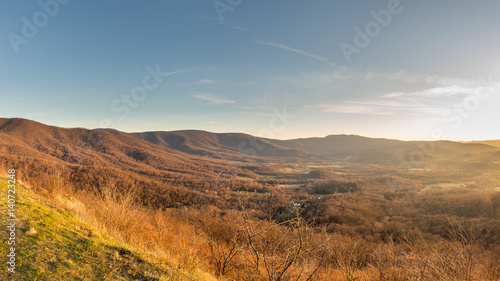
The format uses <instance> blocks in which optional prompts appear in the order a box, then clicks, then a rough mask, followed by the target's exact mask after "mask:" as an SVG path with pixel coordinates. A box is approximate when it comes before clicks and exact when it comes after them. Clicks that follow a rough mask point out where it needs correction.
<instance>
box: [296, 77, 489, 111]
mask: <svg viewBox="0 0 500 281" xmlns="http://www.w3.org/2000/svg"><path fill="white" fill-rule="evenodd" d="M466 83H468V81H467V82H466ZM481 87H482V86H481V85H476V86H462V85H460V84H457V85H451V86H448V87H432V88H428V89H425V90H422V91H414V92H392V93H387V94H384V95H380V96H376V97H371V98H364V99H351V100H344V101H338V102H330V103H322V104H316V105H306V106H305V109H306V110H308V111H314V112H329V113H348V114H368V115H398V116H400V115H401V114H403V115H417V116H420V117H424V116H427V117H441V116H443V114H444V113H445V112H447V111H448V110H449V109H450V108H453V106H454V105H455V104H457V103H460V102H463V99H464V98H466V97H467V96H472V95H474V93H476V92H477V91H478V90H479V89H481Z"/></svg>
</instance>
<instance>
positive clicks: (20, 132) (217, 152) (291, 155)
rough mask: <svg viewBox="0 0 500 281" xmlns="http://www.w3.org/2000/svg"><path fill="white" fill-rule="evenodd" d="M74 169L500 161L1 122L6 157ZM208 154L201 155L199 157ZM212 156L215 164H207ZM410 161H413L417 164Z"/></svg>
mask: <svg viewBox="0 0 500 281" xmlns="http://www.w3.org/2000/svg"><path fill="white" fill-rule="evenodd" d="M1 154H14V155H16V156H26V157H36V158H44V159H46V160H53V161H56V162H57V161H62V162H68V163H74V164H77V163H79V164H85V163H87V164H92V163H101V164H105V165H111V166H113V165H118V166H121V165H124V164H126V165H129V166H131V167H135V168H137V169H146V168H154V169H159V170H170V171H186V170H199V169H200V167H199V164H193V163H198V162H199V160H202V159H203V160H204V161H205V162H210V163H212V164H213V165H219V164H220V163H219V162H218V160H217V159H224V160H234V161H242V162H247V161H262V160H265V159H271V158H272V159H300V160H304V161H314V160H318V159H322V160H332V159H334V160H340V161H350V162H360V163H391V162H394V163H395V162H397V161H402V160H403V159H410V158H411V157H413V158H414V159H417V158H418V159H419V160H425V161H427V160H432V159H438V158H439V159H448V160H453V159H462V158H471V159H475V160H477V161H490V162H494V161H497V160H498V159H500V140H492V141H484V142H469V143H462V142H453V141H435V142H431V141H400V140H392V139H380V138H368V137H361V136H356V135H330V136H327V137H324V138H301V139H292V140H273V139H266V138H259V137H254V136H251V135H247V134H241V133H210V132H206V131H196V130H185V131H172V132H143V133H125V132H121V131H117V130H112V129H95V130H87V129H82V128H74V129H65V128H59V127H54V126H48V125H44V124H41V123H38V122H35V121H30V120H26V119H20V118H13V119H5V118H0V155H1ZM200 157H202V158H200ZM208 159H212V160H210V161H209V160H208ZM410 160H411V159H410Z"/></svg>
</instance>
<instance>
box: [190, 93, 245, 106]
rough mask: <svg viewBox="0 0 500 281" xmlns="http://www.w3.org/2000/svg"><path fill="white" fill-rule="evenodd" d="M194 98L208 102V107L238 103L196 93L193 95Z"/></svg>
mask: <svg viewBox="0 0 500 281" xmlns="http://www.w3.org/2000/svg"><path fill="white" fill-rule="evenodd" d="M193 98H195V99H198V100H202V101H206V102H207V103H206V105H220V104H235V103H236V102H235V101H233V100H228V99H225V98H219V97H214V96H212V95H211V94H206V93H196V94H194V95H193Z"/></svg>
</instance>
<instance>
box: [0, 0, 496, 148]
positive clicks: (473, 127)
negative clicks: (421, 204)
mask: <svg viewBox="0 0 500 281" xmlns="http://www.w3.org/2000/svg"><path fill="white" fill-rule="evenodd" d="M214 3H215V4H214ZM217 9H219V10H217ZM498 11H500V2H498V1H493V0H491V1H462V0H454V1H451V0H443V1H430V0H428V1H424V0H420V1H417V0H414V1H411V0H401V1H396V0H390V1H327V0H318V1H298V0H275V1H263V0H252V1H251V0H220V1H218V0H217V1H201V0H199V1H197V0H165V1H155V0H151V1H132V0H122V1H118V0H116V1H97V0H86V1H82V0H71V1H68V0H64V1H63V0H59V1H58V0H41V1H14V0H6V1H1V2H0V19H1V23H2V24H0V34H2V35H3V37H2V38H3V39H2V40H0V65H1V67H0V99H1V101H2V102H1V110H0V116H1V117H23V118H28V119H33V120H36V121H39V122H43V123H48V124H52V125H57V126H63V127H86V128H97V127H112V128H116V129H119V130H123V131H128V132H137V131H152V130H163V131H168V130H181V129H202V130H207V131H213V132H244V133H249V134H253V135H259V136H265V137H273V138H279V139H287V138H296V137H308V136H325V135H329V134H359V135H364V136H370V137H387V138H398V139H405V140H410V139H443V138H444V139H454V140H458V139H461V140H472V139H500V129H498V126H495V125H496V124H495V121H496V120H499V118H500V111H499V110H498V108H499V105H500V95H499V93H500V91H499V90H500V87H499V85H500V84H499V83H498V82H496V81H500V55H499V54H498V50H500V29H499V28H498V27H499V26H500V17H498ZM342 46H343V47H342ZM346 46H347V47H346ZM155 73H156V74H155Z"/></svg>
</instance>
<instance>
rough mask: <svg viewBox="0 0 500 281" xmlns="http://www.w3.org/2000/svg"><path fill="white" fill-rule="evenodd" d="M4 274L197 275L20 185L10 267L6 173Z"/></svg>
mask: <svg viewBox="0 0 500 281" xmlns="http://www.w3.org/2000/svg"><path fill="white" fill-rule="evenodd" d="M0 192H1V196H0V198H1V204H0V206H1V216H2V218H1V221H2V227H1V228H0V249H1V257H0V261H1V262H0V280H195V279H196V278H190V277H188V276H186V275H183V274H182V273H180V272H175V271H173V273H171V272H165V271H164V270H162V269H160V267H158V266H155V265H153V264H151V263H148V262H146V261H144V260H143V259H141V258H140V257H138V255H135V254H134V253H132V252H131V251H130V250H128V249H126V247H124V246H121V245H119V244H117V243H114V242H113V240H112V239H110V238H109V237H103V236H102V235H101V234H100V233H98V231H95V230H92V229H91V228H90V227H87V226H86V225H85V224H84V223H82V222H81V221H80V220H79V219H77V218H76V217H75V216H74V215H73V214H72V213H70V212H67V211H65V210H63V209H61V208H59V207H57V206H54V205H52V204H50V203H49V202H48V201H46V200H44V199H43V198H41V197H39V196H37V195H35V194H34V193H33V192H32V191H31V190H29V189H27V188H25V187H23V186H22V185H20V184H17V187H16V201H17V203H16V205H15V215H16V218H17V219H18V221H17V222H16V232H15V233H16V245H15V246H13V247H15V249H16V251H15V254H16V267H15V271H16V272H15V273H9V272H8V265H7V254H8V251H9V252H10V247H12V246H10V245H8V244H7V243H8V237H9V235H10V230H8V229H7V228H6V225H7V219H8V213H7V210H8V206H7V205H8V204H7V181H6V179H3V178H0Z"/></svg>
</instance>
